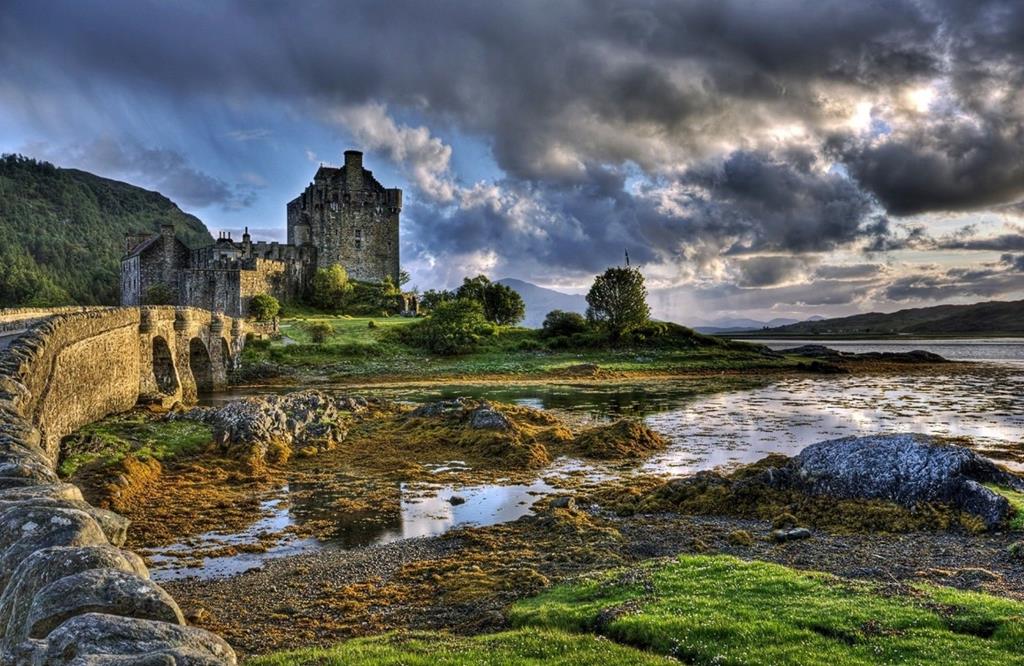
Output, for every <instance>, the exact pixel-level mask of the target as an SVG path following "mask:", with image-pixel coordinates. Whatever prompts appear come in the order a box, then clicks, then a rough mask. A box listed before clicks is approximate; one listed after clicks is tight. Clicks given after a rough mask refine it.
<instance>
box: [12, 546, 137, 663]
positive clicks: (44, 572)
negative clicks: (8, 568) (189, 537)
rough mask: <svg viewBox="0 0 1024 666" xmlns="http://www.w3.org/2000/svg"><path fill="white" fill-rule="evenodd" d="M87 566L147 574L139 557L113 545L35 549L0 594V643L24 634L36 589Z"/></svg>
mask: <svg viewBox="0 0 1024 666" xmlns="http://www.w3.org/2000/svg"><path fill="white" fill-rule="evenodd" d="M90 569H107V570H117V571H124V572H126V573H130V574H134V575H135V576H139V577H142V578H148V577H149V571H148V570H147V569H146V565H145V564H144V563H143V561H142V558H141V557H139V556H138V555H136V554H135V553H132V552H129V551H123V550H119V549H117V548H114V547H113V546H51V547H49V548H43V549H42V550H37V551H36V552H34V553H32V554H31V555H29V556H28V557H26V558H25V559H24V560H22V562H21V564H19V565H18V567H17V568H16V569H15V570H14V573H12V574H11V577H10V583H9V584H8V585H7V588H6V589H5V590H4V592H3V595H2V596H0V635H2V636H3V643H4V644H7V645H14V644H17V643H18V642H20V641H22V640H24V639H25V638H27V637H28V630H27V628H26V624H27V622H28V615H29V609H30V608H31V607H32V602H33V600H34V599H35V597H36V594H37V593H38V592H39V591H40V590H42V589H43V588H45V587H47V586H48V585H49V584H50V583H52V582H54V581H57V580H60V579H62V578H64V577H66V576H71V575H73V574H77V573H81V572H83V571H89V570H90Z"/></svg>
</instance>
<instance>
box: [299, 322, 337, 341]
mask: <svg viewBox="0 0 1024 666" xmlns="http://www.w3.org/2000/svg"><path fill="white" fill-rule="evenodd" d="M306 332H307V333H309V339H310V340H312V341H313V342H315V343H316V344H321V343H324V342H327V338H329V337H331V336H332V335H334V327H333V326H331V325H330V324H328V323H327V322H325V321H314V322H310V323H309V324H306Z"/></svg>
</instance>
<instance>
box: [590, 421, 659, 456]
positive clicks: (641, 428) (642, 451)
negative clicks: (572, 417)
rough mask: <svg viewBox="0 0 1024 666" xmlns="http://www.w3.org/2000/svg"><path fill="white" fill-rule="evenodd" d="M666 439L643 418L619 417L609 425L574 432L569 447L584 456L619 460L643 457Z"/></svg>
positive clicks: (657, 448) (652, 451) (656, 448)
mask: <svg viewBox="0 0 1024 666" xmlns="http://www.w3.org/2000/svg"><path fill="white" fill-rule="evenodd" d="M666 446H668V442H667V441H666V440H665V438H664V437H662V436H661V435H659V434H658V433H656V432H654V431H653V430H651V429H650V428H648V427H647V426H646V425H645V424H644V423H643V422H642V421H635V420H630V419H621V420H619V421H616V422H615V423H612V424H610V425H601V426H597V427H595V428H590V429H589V430H585V431H583V432H582V433H580V434H579V435H577V436H576V439H575V441H574V442H573V444H572V450H573V452H574V453H576V454H577V455H581V456H583V457H585V458H598V459H602V460H619V459H623V458H646V457H647V456H649V455H650V454H652V453H654V452H655V451H661V450H662V449H664V448H665V447H666Z"/></svg>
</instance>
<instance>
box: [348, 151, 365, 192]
mask: <svg viewBox="0 0 1024 666" xmlns="http://www.w3.org/2000/svg"><path fill="white" fill-rule="evenodd" d="M345 186H346V187H347V188H348V189H350V190H361V189H363V154H362V153H361V152H359V151H358V150H346V151H345Z"/></svg>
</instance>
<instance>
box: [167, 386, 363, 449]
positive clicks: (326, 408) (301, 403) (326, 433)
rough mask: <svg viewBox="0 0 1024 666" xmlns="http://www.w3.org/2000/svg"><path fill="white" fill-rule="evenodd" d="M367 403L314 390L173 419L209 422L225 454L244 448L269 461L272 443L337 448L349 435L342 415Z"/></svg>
mask: <svg viewBox="0 0 1024 666" xmlns="http://www.w3.org/2000/svg"><path fill="white" fill-rule="evenodd" d="M367 404H368V403H367V401H366V400H365V399H363V398H353V397H349V396H332V395H330V394H327V393H323V392H322V391H315V390H310V391H297V392H295V393H289V394H287V395H269V396H262V397H253V398H244V399H242V400H237V401H234V402H231V403H228V404H226V405H224V406H223V407H220V408H218V409H209V408H197V409H193V410H191V411H189V412H186V413H184V414H180V415H173V416H172V417H171V418H187V419H192V420H197V421H202V422H204V423H207V424H209V425H211V426H213V429H214V438H215V440H216V441H217V442H218V443H220V444H221V446H223V447H224V448H225V449H228V450H233V449H236V448H244V450H245V451H247V452H249V453H250V455H253V456H254V457H256V458H263V457H265V456H266V454H267V452H268V450H269V448H270V446H271V445H272V444H278V445H283V446H287V447H296V448H299V447H306V446H315V447H317V448H331V447H333V446H334V445H336V444H338V443H340V442H341V441H343V440H344V439H345V436H346V435H347V434H348V431H347V429H346V428H345V426H344V425H342V423H341V422H340V421H339V416H341V415H342V414H343V413H350V414H351V413H357V412H362V411H364V410H366V409H367Z"/></svg>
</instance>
